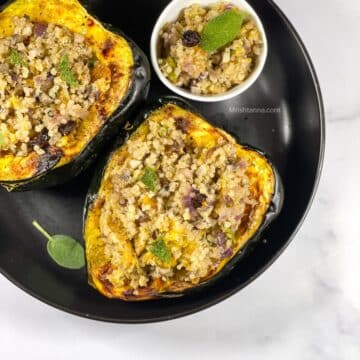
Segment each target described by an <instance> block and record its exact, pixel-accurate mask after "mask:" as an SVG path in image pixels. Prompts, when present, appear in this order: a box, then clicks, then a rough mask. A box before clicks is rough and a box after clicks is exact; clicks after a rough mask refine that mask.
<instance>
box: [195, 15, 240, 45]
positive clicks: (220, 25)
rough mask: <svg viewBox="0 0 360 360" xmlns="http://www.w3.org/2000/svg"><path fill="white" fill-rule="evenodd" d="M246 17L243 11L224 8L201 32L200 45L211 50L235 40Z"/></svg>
mask: <svg viewBox="0 0 360 360" xmlns="http://www.w3.org/2000/svg"><path fill="white" fill-rule="evenodd" d="M245 17H246V14H245V13H243V12H238V11H235V10H226V11H224V12H223V13H221V14H220V15H218V16H216V17H214V18H213V19H211V20H210V21H209V22H208V23H207V24H206V25H205V27H204V30H203V32H202V34H201V43H200V46H201V47H202V48H203V49H204V50H205V51H207V52H213V51H216V50H217V49H219V48H221V47H223V46H225V45H227V44H229V43H230V42H232V41H233V40H235V38H236V36H237V35H238V34H239V31H240V29H241V25H242V23H243V21H244V19H245Z"/></svg>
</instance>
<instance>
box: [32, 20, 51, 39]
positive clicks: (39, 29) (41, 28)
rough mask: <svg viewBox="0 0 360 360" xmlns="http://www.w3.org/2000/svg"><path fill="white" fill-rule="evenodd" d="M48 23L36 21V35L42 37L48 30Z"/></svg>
mask: <svg viewBox="0 0 360 360" xmlns="http://www.w3.org/2000/svg"><path fill="white" fill-rule="evenodd" d="M47 27H48V26H47V24H44V23H38V22H37V23H35V24H34V33H35V36H37V37H41V36H43V35H44V34H45V32H46V29H47Z"/></svg>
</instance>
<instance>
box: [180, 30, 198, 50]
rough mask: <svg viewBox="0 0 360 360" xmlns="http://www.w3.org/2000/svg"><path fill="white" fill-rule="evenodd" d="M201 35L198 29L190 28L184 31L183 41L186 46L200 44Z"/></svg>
mask: <svg viewBox="0 0 360 360" xmlns="http://www.w3.org/2000/svg"><path fill="white" fill-rule="evenodd" d="M200 41H201V36H200V34H199V33H198V32H197V31H193V30H188V31H185V32H184V33H183V36H182V42H183V45H184V46H186V47H193V46H196V45H198V44H200Z"/></svg>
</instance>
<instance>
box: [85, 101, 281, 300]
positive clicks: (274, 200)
mask: <svg viewBox="0 0 360 360" xmlns="http://www.w3.org/2000/svg"><path fill="white" fill-rule="evenodd" d="M167 104H173V105H175V106H178V107H180V108H181V109H184V110H187V111H188V112H190V113H192V114H194V115H195V116H199V117H200V118H201V119H202V120H204V117H203V116H202V115H201V114H199V113H198V111H197V110H196V109H195V108H194V107H193V106H192V105H190V104H189V103H187V102H186V101H184V100H182V99H180V98H178V97H174V96H166V97H162V98H160V99H158V100H157V101H156V102H155V103H154V104H153V105H150V106H149V107H147V108H146V109H145V110H144V111H143V112H141V113H140V115H138V116H137V117H136V118H135V119H134V120H133V121H132V122H131V125H132V128H131V129H130V130H126V129H122V131H121V133H120V134H119V138H118V140H117V142H116V143H115V146H114V149H113V151H112V152H111V153H110V154H109V155H108V156H106V157H104V158H103V159H101V161H100V162H99V164H98V167H97V171H96V172H95V176H94V178H93V180H92V183H91V185H90V188H89V191H88V194H87V197H86V201H85V206H84V214H83V235H84V240H85V246H86V261H87V271H88V281H89V284H90V285H91V286H92V287H94V288H95V289H97V290H98V291H99V292H100V293H101V294H103V295H104V296H106V297H108V298H116V299H120V300H124V301H143V300H155V299H161V298H176V297H181V296H184V295H187V294H193V293H196V292H199V291H202V290H203V289H204V288H206V287H208V286H211V285H212V284H214V283H215V282H218V281H221V279H222V278H223V277H224V276H227V275H228V274H229V272H230V271H231V270H232V269H233V268H234V267H235V265H236V264H237V263H238V262H239V261H240V260H241V259H242V258H243V257H244V256H246V255H247V254H248V253H249V252H250V251H252V249H253V248H254V246H255V245H256V243H257V241H258V240H259V239H260V238H261V235H262V233H263V231H264V230H265V229H266V228H267V227H268V226H269V224H270V223H271V222H272V221H274V220H275V219H276V217H277V216H278V215H279V213H280V212H281V209H282V206H283V201H284V189H283V185H282V181H281V177H280V175H279V173H278V171H277V170H276V168H275V167H274V166H273V165H272V163H271V161H270V160H269V158H268V157H267V156H266V155H265V154H264V153H263V152H261V151H259V150H257V149H254V148H253V147H251V146H248V145H241V144H240V143H239V142H237V143H238V145H240V146H241V147H242V149H243V150H244V151H246V152H248V153H249V154H251V156H255V157H259V159H260V158H261V159H262V160H265V161H266V163H267V164H268V165H270V167H271V169H272V173H273V179H272V180H273V193H272V197H271V201H270V202H269V204H268V207H267V210H266V212H265V213H264V215H263V216H262V218H261V221H260V222H259V224H258V227H257V230H256V232H255V233H254V234H252V235H251V236H250V237H249V238H248V239H246V240H245V241H244V243H243V246H241V247H240V248H239V249H238V250H237V251H236V252H235V255H234V256H233V257H232V258H231V260H230V261H228V262H225V264H224V266H222V267H221V268H220V269H219V270H218V272H216V273H215V274H210V275H209V277H208V278H206V279H205V280H204V281H202V282H201V283H200V284H198V285H195V286H188V284H184V285H182V284H181V283H179V284H177V285H176V286H174V287H173V288H172V290H171V291H161V290H160V291H158V290H157V289H153V288H150V287H147V288H143V289H139V293H138V294H137V295H134V294H133V293H131V292H127V291H125V292H124V291H122V292H121V293H119V292H118V291H117V289H114V288H113V287H112V286H111V284H109V283H108V282H107V281H106V280H105V281H104V280H103V279H102V276H101V273H100V272H99V267H100V266H99V264H103V260H104V257H103V256H104V255H103V254H102V252H101V245H100V242H99V240H98V239H97V240H96V241H93V242H92V241H91V240H90V239H94V238H96V237H99V234H98V233H97V232H96V230H97V229H94V219H95V224H96V223H97V210H98V205H99V204H98V203H97V202H96V199H97V194H98V193H99V191H100V188H101V186H102V179H103V177H104V175H105V172H106V168H107V165H108V164H109V162H110V160H111V158H112V156H113V155H114V153H115V151H117V150H118V149H119V148H120V147H121V146H122V145H124V144H125V143H126V141H127V139H128V138H129V137H131V134H132V133H133V132H134V131H136V129H137V128H138V127H139V126H141V124H142V123H143V122H144V121H146V119H147V118H148V117H149V116H150V115H151V114H152V113H153V112H154V111H156V110H158V109H160V108H162V107H164V106H166V105H167ZM204 121H205V122H206V123H208V122H207V120H204ZM217 130H220V129H217ZM220 132H222V131H221V130H220ZM225 136H228V135H226V134H225ZM95 233H96V234H95ZM94 234H95V236H93V237H92V236H91V235H94ZM93 255H95V256H96V257H97V258H95V259H94V258H93V257H92V256H93ZM97 266H99V267H98V268H96V267H97Z"/></svg>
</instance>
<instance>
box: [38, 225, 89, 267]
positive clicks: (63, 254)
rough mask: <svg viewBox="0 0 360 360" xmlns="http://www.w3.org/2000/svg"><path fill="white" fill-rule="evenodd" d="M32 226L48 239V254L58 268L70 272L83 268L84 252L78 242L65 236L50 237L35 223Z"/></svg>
mask: <svg viewBox="0 0 360 360" xmlns="http://www.w3.org/2000/svg"><path fill="white" fill-rule="evenodd" d="M32 224H33V226H34V227H35V228H36V229H37V230H38V231H39V232H40V233H41V234H42V235H43V236H44V237H45V238H47V239H48V243H47V251H48V254H49V256H50V257H51V258H52V259H53V260H54V261H55V262H56V263H57V264H58V265H59V266H61V267H63V268H66V269H70V270H77V269H81V268H83V267H84V266H85V252H84V248H83V246H82V245H81V244H80V243H79V242H77V241H76V240H75V239H73V238H72V237H70V236H67V235H50V234H49V233H48V232H47V231H46V230H45V229H44V228H43V227H42V226H41V225H40V224H39V223H38V222H37V221H33V223H32Z"/></svg>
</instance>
